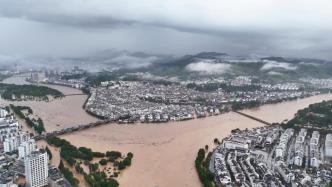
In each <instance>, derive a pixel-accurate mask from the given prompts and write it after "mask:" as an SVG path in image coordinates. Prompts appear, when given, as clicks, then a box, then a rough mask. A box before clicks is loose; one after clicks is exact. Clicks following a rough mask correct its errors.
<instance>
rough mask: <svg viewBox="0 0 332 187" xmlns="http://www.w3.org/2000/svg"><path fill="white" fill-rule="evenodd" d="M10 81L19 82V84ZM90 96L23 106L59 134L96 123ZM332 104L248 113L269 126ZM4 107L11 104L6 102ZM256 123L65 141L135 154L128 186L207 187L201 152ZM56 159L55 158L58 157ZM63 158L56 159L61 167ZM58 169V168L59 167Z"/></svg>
mask: <svg viewBox="0 0 332 187" xmlns="http://www.w3.org/2000/svg"><path fill="white" fill-rule="evenodd" d="M12 79H14V78H10V79H9V80H8V79H7V80H5V82H12V83H13V82H15V81H18V80H15V81H14V80H12ZM50 87H52V88H55V89H58V90H60V91H62V92H63V93H65V94H66V93H73V92H75V93H76V92H79V90H75V89H72V88H66V87H62V86H50ZM85 99H86V96H74V97H65V98H63V99H61V100H55V101H52V102H19V103H17V104H20V105H28V106H30V107H31V108H32V109H33V110H34V112H35V113H36V114H37V115H39V116H40V117H41V118H42V119H43V120H44V122H45V127H46V129H47V130H48V131H49V130H53V129H58V128H62V127H65V126H70V125H75V124H79V123H89V122H91V121H95V120H96V119H95V118H94V117H92V116H90V115H88V114H86V113H85V111H84V110H83V109H82V105H83V103H84V101H85ZM329 99H332V94H324V95H317V96H313V97H310V98H305V99H300V100H297V101H291V102H285V103H279V104H272V105H266V106H262V107H260V108H258V109H250V110H244V112H245V113H248V114H251V115H253V116H256V117H259V118H261V119H264V120H266V121H269V122H280V121H282V120H284V119H290V118H291V117H292V116H293V115H294V113H295V112H296V111H297V110H298V109H301V108H304V107H306V106H308V105H309V104H312V103H316V102H320V101H322V100H329ZM1 103H8V102H7V101H1ZM261 125H262V124H260V123H258V122H256V121H253V120H251V119H248V118H245V117H243V116H240V115H238V114H236V113H233V112H230V113H227V114H223V115H219V116H213V117H209V118H205V119H196V120H190V121H183V122H171V123H164V124H134V125H117V124H109V125H105V126H101V127H97V128H93V129H88V130H85V131H80V132H77V133H73V134H70V135H64V136H62V138H65V139H67V140H69V141H70V142H72V144H74V145H76V146H86V147H89V148H92V149H93V150H96V151H103V152H105V151H109V150H119V151H121V152H123V153H127V152H133V153H134V159H133V163H132V166H131V167H130V168H128V169H126V170H125V171H124V173H123V174H122V175H120V177H119V178H118V180H119V182H120V185H121V186H125V187H127V186H128V187H131V186H144V187H166V186H179V187H182V186H188V187H193V186H201V184H200V182H199V179H198V177H197V174H196V171H195V169H194V160H195V156H196V154H197V151H198V149H199V148H202V147H204V146H205V145H209V147H210V149H212V147H213V140H214V138H219V139H222V138H223V137H225V136H227V135H229V133H230V131H231V130H232V129H235V128H240V129H245V128H252V127H257V126H261ZM58 156H59V155H54V154H53V157H58ZM58 161H59V158H55V162H58ZM55 164H56V163H55Z"/></svg>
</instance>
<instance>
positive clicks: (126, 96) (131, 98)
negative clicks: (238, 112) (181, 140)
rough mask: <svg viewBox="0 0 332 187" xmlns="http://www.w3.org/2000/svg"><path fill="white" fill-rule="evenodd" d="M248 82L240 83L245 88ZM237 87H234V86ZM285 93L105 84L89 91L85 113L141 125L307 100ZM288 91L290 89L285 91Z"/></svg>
mask: <svg viewBox="0 0 332 187" xmlns="http://www.w3.org/2000/svg"><path fill="white" fill-rule="evenodd" d="M246 81H247V79H245V78H242V79H240V80H237V82H236V84H244V82H246ZM233 84H235V83H233ZM279 86H280V87H281V88H285V90H276V89H267V88H266V89H260V90H254V91H252V90H251V91H244V90H243V91H240V90H238V91H234V92H229V91H227V92H226V91H224V90H222V89H218V90H216V91H209V92H204V91H198V90H195V89H190V88H188V87H187V86H186V85H183V84H167V85H164V84H154V83H151V82H142V81H106V82H102V83H101V86H100V87H95V88H91V89H90V94H91V96H90V98H89V99H88V101H87V103H86V105H85V106H86V110H87V111H89V112H90V113H93V114H95V115H97V116H102V117H104V118H108V119H123V118H124V117H125V118H126V120H129V121H142V122H164V121H169V120H171V121H172V120H174V121H178V120H187V119H192V118H195V117H206V116H209V115H217V114H220V113H222V112H223V111H225V110H227V109H229V108H230V107H231V106H232V104H234V103H241V104H245V103H250V102H257V103H271V102H275V101H282V100H286V99H290V98H299V97H304V96H307V95H308V94H309V93H307V92H303V91H299V90H298V89H296V88H293V87H292V86H294V85H289V86H287V85H286V86H285V85H284V86H281V85H279ZM286 88H287V89H286Z"/></svg>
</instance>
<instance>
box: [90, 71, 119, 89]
mask: <svg viewBox="0 0 332 187" xmlns="http://www.w3.org/2000/svg"><path fill="white" fill-rule="evenodd" d="M114 80H118V75H116V74H115V73H110V72H106V71H105V72H101V73H98V74H95V75H89V76H88V77H87V79H86V82H87V83H89V84H90V85H93V86H99V85H100V83H101V82H105V81H114Z"/></svg>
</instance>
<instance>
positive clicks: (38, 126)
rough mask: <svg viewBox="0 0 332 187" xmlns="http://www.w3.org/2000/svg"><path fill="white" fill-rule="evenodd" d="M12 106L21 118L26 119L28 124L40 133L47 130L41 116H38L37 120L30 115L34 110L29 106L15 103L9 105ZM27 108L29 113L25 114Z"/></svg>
mask: <svg viewBox="0 0 332 187" xmlns="http://www.w3.org/2000/svg"><path fill="white" fill-rule="evenodd" d="M9 106H10V108H11V109H12V110H13V111H14V113H15V114H16V115H17V116H18V117H19V118H21V119H24V120H25V122H26V123H27V125H28V126H29V127H31V128H33V129H34V130H35V131H36V132H37V133H38V134H42V133H43V132H45V127H44V122H43V120H42V119H41V118H38V119H37V120H35V119H32V118H30V117H29V115H31V114H33V111H32V109H31V108H30V107H28V106H15V105H13V104H10V105H9ZM23 110H27V111H28V114H27V115H25V114H24V113H23V112H22V111H23Z"/></svg>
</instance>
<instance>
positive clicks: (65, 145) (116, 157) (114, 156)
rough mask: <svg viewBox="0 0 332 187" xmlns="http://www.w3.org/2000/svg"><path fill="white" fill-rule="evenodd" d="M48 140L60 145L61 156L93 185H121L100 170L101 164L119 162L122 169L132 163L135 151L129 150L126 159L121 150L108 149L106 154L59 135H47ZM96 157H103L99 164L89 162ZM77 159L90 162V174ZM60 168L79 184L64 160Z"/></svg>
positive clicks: (112, 186) (72, 180)
mask: <svg viewBox="0 0 332 187" xmlns="http://www.w3.org/2000/svg"><path fill="white" fill-rule="evenodd" d="M46 141H47V143H48V144H50V145H53V146H55V147H60V148H61V151H60V156H61V158H62V159H64V160H65V161H66V162H67V163H68V164H69V165H70V166H74V167H75V170H76V171H77V172H78V173H81V174H83V175H84V179H85V180H86V181H87V183H88V184H89V185H90V186H93V187H117V186H119V184H118V182H117V181H116V180H115V179H113V178H110V177H107V176H106V174H105V173H104V172H101V171H100V170H99V164H100V165H103V166H104V165H107V163H108V162H114V165H116V164H117V167H118V170H122V169H125V168H126V167H128V166H130V165H131V161H132V158H133V156H134V155H133V153H130V152H129V153H128V154H127V156H126V157H125V158H124V159H122V158H121V157H122V154H121V152H118V151H107V152H106V154H105V153H101V152H93V151H92V150H91V149H89V148H86V147H79V148H77V147H75V146H74V145H72V144H71V143H70V142H68V141H67V140H64V139H60V138H58V137H47V139H46ZM47 149H48V148H47ZM94 157H98V158H102V159H101V160H100V161H99V164H98V163H90V162H89V161H92V159H93V158H94ZM104 157H108V159H105V158H104ZM76 159H81V160H84V163H85V164H89V169H90V173H89V174H86V173H85V172H84V170H83V168H82V167H81V163H82V162H77V161H76ZM115 163H116V164H115ZM59 168H62V169H61V171H63V172H64V175H65V177H66V179H67V180H68V181H69V182H70V183H71V184H72V185H74V184H75V185H76V186H77V185H78V183H76V179H75V178H73V175H72V173H71V172H70V170H68V169H67V168H65V167H64V166H63V163H62V161H61V163H60V166H59ZM114 176H117V174H114ZM75 185H74V186H75Z"/></svg>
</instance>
